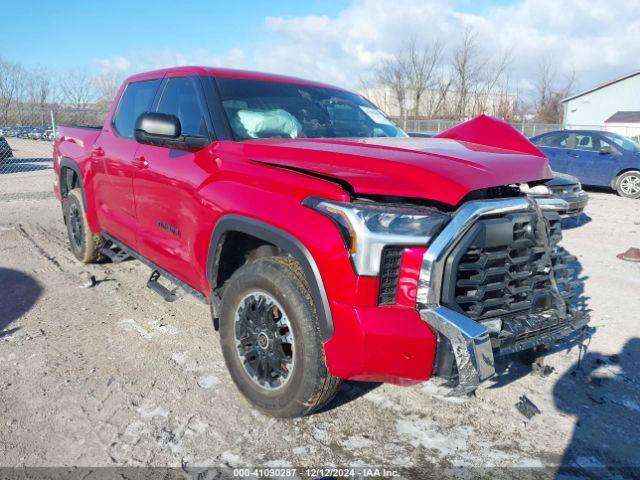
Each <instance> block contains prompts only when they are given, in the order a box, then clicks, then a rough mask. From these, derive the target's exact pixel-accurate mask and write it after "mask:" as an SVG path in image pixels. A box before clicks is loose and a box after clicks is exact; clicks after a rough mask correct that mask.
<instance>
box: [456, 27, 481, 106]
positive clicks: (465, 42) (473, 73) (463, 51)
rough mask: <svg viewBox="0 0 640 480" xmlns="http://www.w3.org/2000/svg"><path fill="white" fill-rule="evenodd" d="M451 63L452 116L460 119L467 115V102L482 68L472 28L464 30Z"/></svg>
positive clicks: (478, 79)
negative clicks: (454, 93) (453, 95)
mask: <svg viewBox="0 0 640 480" xmlns="http://www.w3.org/2000/svg"><path fill="white" fill-rule="evenodd" d="M451 63H452V65H451V67H452V68H451V75H452V86H453V88H454V90H455V92H456V96H457V99H456V100H457V101H456V106H455V109H454V114H455V116H456V117H457V118H460V119H461V118H464V117H466V116H467V115H468V113H469V100H470V98H471V94H472V93H473V92H474V90H475V88H476V86H477V85H478V82H479V81H480V77H481V73H482V68H483V65H482V60H481V58H480V51H479V46H478V42H477V36H476V33H475V32H474V31H473V29H472V28H470V27H467V28H465V31H464V35H463V37H462V42H461V43H460V44H459V45H458V47H457V48H456V49H455V50H454V52H453V56H452V62H451Z"/></svg>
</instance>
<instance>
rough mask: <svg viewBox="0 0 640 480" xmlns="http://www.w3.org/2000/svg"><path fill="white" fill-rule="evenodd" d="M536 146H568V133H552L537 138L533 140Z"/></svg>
mask: <svg viewBox="0 0 640 480" xmlns="http://www.w3.org/2000/svg"><path fill="white" fill-rule="evenodd" d="M534 143H535V144H536V145H537V146H538V147H555V148H568V146H569V134H568V133H552V134H550V135H545V136H544V137H541V138H538V139H537V140H535V141H534Z"/></svg>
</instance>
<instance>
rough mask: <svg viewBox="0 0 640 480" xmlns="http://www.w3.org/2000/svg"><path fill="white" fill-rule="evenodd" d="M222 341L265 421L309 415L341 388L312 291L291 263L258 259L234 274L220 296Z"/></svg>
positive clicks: (234, 371) (236, 375)
mask: <svg viewBox="0 0 640 480" xmlns="http://www.w3.org/2000/svg"><path fill="white" fill-rule="evenodd" d="M220 342H221V345H222V352H223V354H224V358H225V362H226V364H227V368H228V369H229V373H230V374H231V378H232V379H233V381H234V382H235V384H236V385H237V387H238V389H239V390H240V392H241V393H242V394H243V395H244V396H245V397H246V398H247V399H248V400H249V401H250V402H251V403H252V404H254V405H255V406H256V407H258V408H259V409H260V410H262V411H264V412H265V413H268V414H270V415H274V416H277V417H298V416H302V415H306V414H308V413H311V412H313V411H314V410H317V409H318V408H320V407H322V406H323V405H325V404H326V403H327V402H329V401H330V400H331V399H332V398H333V396H334V395H335V393H336V392H337V391H338V389H339V387H340V383H341V381H340V380H339V379H338V378H336V377H334V376H332V375H331V373H329V371H328V370H327V366H326V363H325V359H324V350H323V347H322V341H321V338H320V330H319V326H318V319H317V315H316V310H315V307H314V305H313V301H312V299H311V295H310V293H309V287H308V284H307V281H306V278H305V277H304V273H303V272H302V268H301V267H300V264H299V263H298V262H297V261H296V260H294V259H292V258H289V257H267V258H261V259H258V260H255V261H252V262H249V263H247V264H245V265H244V266H242V267H241V268H240V269H238V270H237V271H236V272H235V273H234V274H233V276H232V277H231V279H230V280H229V281H228V285H227V286H226V288H225V291H224V294H223V297H222V305H221V309H220Z"/></svg>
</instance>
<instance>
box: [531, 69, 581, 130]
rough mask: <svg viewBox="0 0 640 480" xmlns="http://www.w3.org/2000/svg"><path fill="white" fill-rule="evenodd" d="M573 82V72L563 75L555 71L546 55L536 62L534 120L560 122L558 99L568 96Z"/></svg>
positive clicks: (560, 114)
mask: <svg viewBox="0 0 640 480" xmlns="http://www.w3.org/2000/svg"><path fill="white" fill-rule="evenodd" d="M574 82H575V72H573V70H572V71H570V72H569V73H568V74H566V75H564V76H559V75H558V73H557V72H556V69H555V66H554V64H553V62H552V60H551V59H550V58H549V57H547V58H544V59H543V60H542V61H541V62H540V63H539V64H538V73H537V76H536V84H535V95H536V97H535V100H534V109H535V120H536V121H537V122H542V123H561V122H562V109H561V105H560V101H561V100H562V99H563V98H566V97H567V96H569V94H570V92H571V90H572V89H573V84H574Z"/></svg>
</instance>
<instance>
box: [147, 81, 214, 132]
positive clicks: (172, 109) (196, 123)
mask: <svg viewBox="0 0 640 480" xmlns="http://www.w3.org/2000/svg"><path fill="white" fill-rule="evenodd" d="M158 112H159V113H168V114H171V115H175V116H176V117H178V119H179V120H180V126H181V127H182V134H183V135H201V136H205V137H206V136H208V134H209V131H208V129H207V123H206V121H205V115H204V112H205V109H204V105H203V104H202V101H201V99H200V95H199V94H198V88H197V86H196V83H195V79H193V78H191V77H177V78H170V79H169V81H168V82H167V85H166V86H165V88H164V91H163V92H162V97H161V98H160V102H159V103H158Z"/></svg>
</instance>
